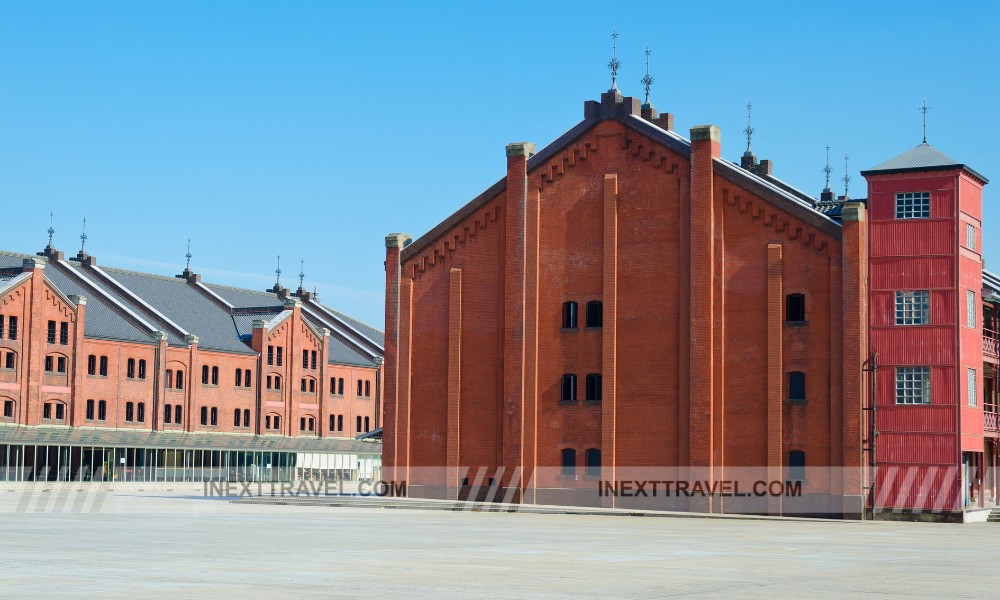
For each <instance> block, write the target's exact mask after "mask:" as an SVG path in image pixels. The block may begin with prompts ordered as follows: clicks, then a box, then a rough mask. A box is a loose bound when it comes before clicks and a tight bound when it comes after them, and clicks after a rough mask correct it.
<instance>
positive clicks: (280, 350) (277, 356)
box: [274, 346, 284, 367]
mask: <svg viewBox="0 0 1000 600" xmlns="http://www.w3.org/2000/svg"><path fill="white" fill-rule="evenodd" d="M283 351H284V348H282V347H281V346H278V347H277V348H275V352H274V355H275V362H277V363H278V366H279V367H280V366H281V362H282V357H281V355H282V353H283Z"/></svg>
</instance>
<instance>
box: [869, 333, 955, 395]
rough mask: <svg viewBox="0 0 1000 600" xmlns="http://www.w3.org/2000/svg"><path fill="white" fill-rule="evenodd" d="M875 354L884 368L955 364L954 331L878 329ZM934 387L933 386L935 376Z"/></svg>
mask: <svg viewBox="0 0 1000 600" xmlns="http://www.w3.org/2000/svg"><path fill="white" fill-rule="evenodd" d="M871 347H872V350H874V351H876V352H878V353H879V362H880V363H881V364H885V365H917V366H920V365H928V366H929V365H939V364H953V363H954V362H955V356H956V352H955V330H954V328H952V327H949V326H941V327H935V326H933V325H924V326H920V327H905V328H903V327H900V328H885V329H883V328H875V329H872V334H871ZM931 382H932V385H933V384H934V381H933V376H932V380H931Z"/></svg>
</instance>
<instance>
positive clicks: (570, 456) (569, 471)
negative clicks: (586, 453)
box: [562, 448, 576, 477]
mask: <svg viewBox="0 0 1000 600" xmlns="http://www.w3.org/2000/svg"><path fill="white" fill-rule="evenodd" d="M562 474H563V475H565V476H567V477H575V476H576V450H574V449H572V448H563V450H562Z"/></svg>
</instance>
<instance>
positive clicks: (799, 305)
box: [785, 294, 806, 322]
mask: <svg viewBox="0 0 1000 600" xmlns="http://www.w3.org/2000/svg"><path fill="white" fill-rule="evenodd" d="M785 320H786V321H792V322H802V321H805V320H806V297H805V296H804V295H802V294H788V296H786V297H785Z"/></svg>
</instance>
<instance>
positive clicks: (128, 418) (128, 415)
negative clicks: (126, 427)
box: [125, 402, 135, 423]
mask: <svg viewBox="0 0 1000 600" xmlns="http://www.w3.org/2000/svg"><path fill="white" fill-rule="evenodd" d="M134 420H135V405H134V404H133V403H131V402H126V403H125V422H126V423H131V422H132V421H134Z"/></svg>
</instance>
